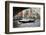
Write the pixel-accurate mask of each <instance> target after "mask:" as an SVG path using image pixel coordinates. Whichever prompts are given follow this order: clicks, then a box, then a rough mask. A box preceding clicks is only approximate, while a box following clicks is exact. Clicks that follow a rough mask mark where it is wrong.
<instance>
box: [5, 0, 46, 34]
mask: <svg viewBox="0 0 46 35" xmlns="http://www.w3.org/2000/svg"><path fill="white" fill-rule="evenodd" d="M9 3H22V4H23V3H24V4H36V5H43V30H39V31H22V32H9ZM44 31H45V3H36V2H19V1H5V34H16V33H32V32H44Z"/></svg>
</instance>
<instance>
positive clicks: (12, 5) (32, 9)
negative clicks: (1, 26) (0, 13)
mask: <svg viewBox="0 0 46 35" xmlns="http://www.w3.org/2000/svg"><path fill="white" fill-rule="evenodd" d="M37 11H38V12H37ZM26 13H27V14H28V15H27V14H26ZM32 14H33V15H35V16H36V15H37V16H36V17H34V16H33V15H32ZM16 15H17V16H21V17H20V18H19V19H18V18H17V20H16ZM31 15H32V16H33V17H30V16H31ZM38 15H39V16H38ZM24 17H25V18H26V20H25V18H24ZM27 17H28V18H29V17H30V18H31V19H30V21H29V19H27ZM14 18H15V19H14ZM21 18H22V19H23V18H24V20H22V19H21ZM32 18H33V19H32ZM20 19H21V20H20ZM37 19H39V20H38V22H36V23H35V22H34V21H37ZM14 21H15V23H14ZM18 21H19V22H18ZM16 22H17V23H16ZM29 23H30V24H29ZM37 23H38V24H37ZM17 25H18V26H17ZM44 31H45V3H36V2H19V1H5V33H6V34H16V33H32V32H44Z"/></svg>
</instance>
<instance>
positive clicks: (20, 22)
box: [13, 7, 40, 28]
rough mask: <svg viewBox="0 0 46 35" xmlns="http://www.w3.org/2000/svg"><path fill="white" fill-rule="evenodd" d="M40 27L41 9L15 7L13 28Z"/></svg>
mask: <svg viewBox="0 0 46 35" xmlns="http://www.w3.org/2000/svg"><path fill="white" fill-rule="evenodd" d="M19 27H40V8H35V7H32V8H29V7H13V28H19Z"/></svg>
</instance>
